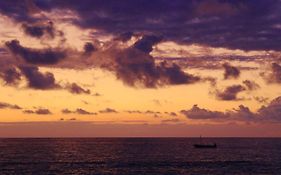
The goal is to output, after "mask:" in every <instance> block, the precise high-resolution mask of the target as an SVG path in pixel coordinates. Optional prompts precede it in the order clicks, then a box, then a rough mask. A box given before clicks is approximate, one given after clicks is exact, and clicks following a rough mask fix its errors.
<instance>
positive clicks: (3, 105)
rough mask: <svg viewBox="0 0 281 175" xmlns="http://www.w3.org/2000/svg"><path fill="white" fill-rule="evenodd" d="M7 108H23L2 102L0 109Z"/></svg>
mask: <svg viewBox="0 0 281 175" xmlns="http://www.w3.org/2000/svg"><path fill="white" fill-rule="evenodd" d="M6 108H7V109H21V107H20V106H18V105H14V104H9V103H5V102H0V109H6Z"/></svg>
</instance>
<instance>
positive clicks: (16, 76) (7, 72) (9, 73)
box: [0, 67, 21, 85]
mask: <svg viewBox="0 0 281 175" xmlns="http://www.w3.org/2000/svg"><path fill="white" fill-rule="evenodd" d="M0 77H1V78H2V79H3V80H4V81H5V83H6V84H7V85H16V84H18V82H19V81H20V80H21V74H20V72H19V71H18V70H17V69H16V68H15V67H9V68H6V69H4V70H3V71H0Z"/></svg>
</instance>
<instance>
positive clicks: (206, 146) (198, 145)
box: [193, 143, 217, 148]
mask: <svg viewBox="0 0 281 175" xmlns="http://www.w3.org/2000/svg"><path fill="white" fill-rule="evenodd" d="M193 146H194V148H217V144H215V143H214V144H194V145H193Z"/></svg>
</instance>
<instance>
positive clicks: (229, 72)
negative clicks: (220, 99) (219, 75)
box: [223, 63, 240, 79]
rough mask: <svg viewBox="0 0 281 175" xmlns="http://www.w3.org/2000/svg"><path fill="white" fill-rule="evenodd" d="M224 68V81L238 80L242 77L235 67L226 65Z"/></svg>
mask: <svg viewBox="0 0 281 175" xmlns="http://www.w3.org/2000/svg"><path fill="white" fill-rule="evenodd" d="M223 68H224V79H230V78H238V77H239V75H240V71H239V69H238V68H236V67H234V66H231V65H230V64H228V63H224V64H223Z"/></svg>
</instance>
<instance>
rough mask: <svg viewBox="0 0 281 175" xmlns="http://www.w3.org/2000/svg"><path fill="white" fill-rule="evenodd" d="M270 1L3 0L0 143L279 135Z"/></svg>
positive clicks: (279, 72)
mask: <svg viewBox="0 0 281 175" xmlns="http://www.w3.org/2000/svg"><path fill="white" fill-rule="evenodd" d="M280 11H281V1H280V0H266V1H265V0H190V1H187V0H173V1H171V0H153V1H151V0H139V1H137V0H80V1H78V0H33V1H32V0H26V1H25V0H1V1H0V83H1V85H0V91H1V96H0V136H1V137H41V136H42V137H79V136H81V137H92V136H93V137H105V136H106V137H118V136H120V137H121V136H129V137H134V136H141V137H149V136H151V137H166V136H168V137H171V136H175V137H177V136H178V137H182V136H191V137H197V136H199V135H203V136H225V137H227V136H243V137H251V136H255V137H277V136H278V137H280V136H281V88H280V87H281V12H280Z"/></svg>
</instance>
